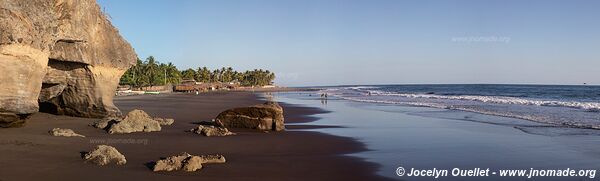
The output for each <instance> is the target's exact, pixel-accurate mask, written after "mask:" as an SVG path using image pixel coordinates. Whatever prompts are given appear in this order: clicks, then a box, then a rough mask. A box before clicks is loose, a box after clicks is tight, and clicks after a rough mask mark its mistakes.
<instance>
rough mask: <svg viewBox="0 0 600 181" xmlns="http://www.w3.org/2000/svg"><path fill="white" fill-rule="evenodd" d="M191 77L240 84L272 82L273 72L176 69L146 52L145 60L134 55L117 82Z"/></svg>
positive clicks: (171, 80)
mask: <svg viewBox="0 0 600 181" xmlns="http://www.w3.org/2000/svg"><path fill="white" fill-rule="evenodd" d="M191 79H193V80H195V81H198V82H203V83H217V82H220V83H229V82H235V83H239V84H240V85H242V86H265V85H272V84H273V80H275V73H273V72H270V71H269V70H262V69H254V70H248V71H244V72H238V71H236V70H233V68H231V67H227V68H226V67H223V68H220V69H215V70H210V69H208V68H206V67H199V68H197V69H192V68H189V69H186V70H183V71H180V70H179V69H177V67H176V66H175V65H173V63H171V62H169V63H166V64H165V63H160V62H158V61H156V60H155V59H154V57H153V56H149V57H148V58H146V60H145V61H142V60H140V59H139V58H138V60H137V62H136V64H135V65H134V66H133V67H131V68H129V69H128V70H127V71H126V72H125V74H123V76H122V77H121V80H120V84H121V85H130V86H133V87H144V86H156V85H166V84H179V83H181V82H182V81H183V80H191Z"/></svg>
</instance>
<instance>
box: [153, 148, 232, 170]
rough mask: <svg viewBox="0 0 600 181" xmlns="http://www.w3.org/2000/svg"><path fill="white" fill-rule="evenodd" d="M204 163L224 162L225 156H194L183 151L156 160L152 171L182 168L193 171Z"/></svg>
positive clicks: (200, 167)
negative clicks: (176, 154)
mask: <svg viewBox="0 0 600 181" xmlns="http://www.w3.org/2000/svg"><path fill="white" fill-rule="evenodd" d="M205 163H206V164H209V163H225V157H224V156H222V155H202V156H194V155H190V154H188V153H186V152H183V153H181V154H180V155H178V156H170V157H167V158H165V159H162V160H159V161H157V162H156V164H155V165H154V169H153V171H155V172H158V171H175V170H184V171H186V172H193V171H196V170H200V169H202V164H205Z"/></svg>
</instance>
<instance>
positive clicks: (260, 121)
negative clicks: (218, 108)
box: [215, 101, 285, 131]
mask: <svg viewBox="0 0 600 181" xmlns="http://www.w3.org/2000/svg"><path fill="white" fill-rule="evenodd" d="M215 123H216V124H217V125H218V126H221V127H226V128H249V129H258V130H273V131H283V130H285V125H284V118H283V108H281V106H279V104H277V103H276V102H270V101H269V102H266V103H264V104H258V105H254V106H250V107H241V108H233V109H229V110H226V111H224V112H222V113H220V114H219V115H218V116H217V118H215Z"/></svg>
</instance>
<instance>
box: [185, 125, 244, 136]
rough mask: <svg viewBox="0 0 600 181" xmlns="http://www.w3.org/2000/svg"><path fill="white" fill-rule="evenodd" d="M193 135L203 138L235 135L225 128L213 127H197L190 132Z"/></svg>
mask: <svg viewBox="0 0 600 181" xmlns="http://www.w3.org/2000/svg"><path fill="white" fill-rule="evenodd" d="M190 131H191V132H193V133H196V134H199V135H203V136H230V135H235V133H232V132H231V131H229V130H228V129H227V128H223V127H215V126H206V125H199V126H198V127H196V128H194V129H192V130H190Z"/></svg>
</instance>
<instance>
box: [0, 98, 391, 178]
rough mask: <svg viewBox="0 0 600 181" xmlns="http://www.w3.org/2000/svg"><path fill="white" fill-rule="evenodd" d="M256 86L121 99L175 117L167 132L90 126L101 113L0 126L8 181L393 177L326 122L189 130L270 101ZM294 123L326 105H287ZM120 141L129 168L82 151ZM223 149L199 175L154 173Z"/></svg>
mask: <svg viewBox="0 0 600 181" xmlns="http://www.w3.org/2000/svg"><path fill="white" fill-rule="evenodd" d="M262 102H263V101H261V100H260V99H259V97H257V96H256V95H255V94H253V93H251V92H216V93H206V94H200V95H190V94H170V95H143V96H129V97H118V98H116V99H115V103H116V105H117V106H118V107H119V108H120V109H121V110H122V111H123V112H127V111H130V110H132V109H135V108H140V109H143V110H145V111H146V112H148V113H149V114H151V115H152V116H157V117H165V118H175V123H174V124H173V125H171V126H163V129H162V131H160V132H151V133H132V134H118V135H109V134H107V133H106V132H104V131H102V130H99V129H95V128H93V127H90V126H88V124H90V123H91V122H93V121H95V120H97V119H86V118H74V117H67V116H55V115H50V114H45V113H38V114H35V115H33V116H32V118H31V119H30V120H29V122H28V124H27V125H26V126H25V127H23V128H11V129H0V135H1V136H0V166H1V168H0V180H1V181H8V180H40V179H44V180H131V179H135V180H385V179H386V178H383V177H380V176H377V175H376V174H375V173H376V172H377V169H378V166H377V165H376V164H373V163H369V162H365V161H364V160H361V159H359V158H356V157H349V156H343V154H351V153H357V152H361V151H366V147H365V145H364V144H362V143H360V142H358V141H356V140H354V139H351V138H347V137H338V136H332V135H328V134H324V133H317V132H312V131H310V129H318V128H322V127H324V126H311V125H303V126H290V127H289V128H288V131H285V132H269V133H263V132H258V131H250V130H243V129H234V130H232V131H234V132H237V133H238V135H236V136H228V137H204V136H201V135H196V134H192V133H190V132H186V131H185V130H189V129H192V128H194V127H195V126H196V125H195V124H194V122H198V121H208V120H211V119H212V118H214V117H215V116H216V115H217V114H218V113H220V112H221V111H223V110H225V109H228V108H232V107H239V106H248V105H253V104H258V103H262ZM282 106H284V110H285V116H286V122H287V123H294V122H304V123H306V122H310V121H315V120H316V117H313V116H311V115H313V114H318V113H322V112H323V111H322V110H321V109H315V108H307V107H299V106H294V105H289V104H283V105H282ZM55 127H60V128H70V129H73V130H75V131H76V132H78V133H80V134H83V135H86V136H87V137H86V138H67V137H52V136H50V135H49V134H48V130H50V129H52V128H55ZM103 143H104V144H108V145H112V146H115V147H116V148H117V149H118V150H119V151H120V152H121V153H123V154H124V155H125V156H126V158H127V164H126V165H124V166H115V165H110V166H102V167H101V166H96V165H92V164H86V163H84V162H83V159H82V158H81V152H84V151H89V150H91V149H92V148H93V147H94V146H95V145H97V144H103ZM184 151H185V152H188V153H191V154H197V155H200V154H223V155H224V156H225V157H226V158H227V163H225V164H207V165H204V168H203V169H202V170H201V171H197V172H193V173H185V172H181V171H176V172H157V173H156V172H152V171H151V164H150V162H152V161H155V160H158V159H160V158H161V157H166V156H171V155H175V154H178V153H180V152H184Z"/></svg>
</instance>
